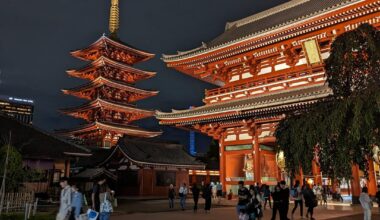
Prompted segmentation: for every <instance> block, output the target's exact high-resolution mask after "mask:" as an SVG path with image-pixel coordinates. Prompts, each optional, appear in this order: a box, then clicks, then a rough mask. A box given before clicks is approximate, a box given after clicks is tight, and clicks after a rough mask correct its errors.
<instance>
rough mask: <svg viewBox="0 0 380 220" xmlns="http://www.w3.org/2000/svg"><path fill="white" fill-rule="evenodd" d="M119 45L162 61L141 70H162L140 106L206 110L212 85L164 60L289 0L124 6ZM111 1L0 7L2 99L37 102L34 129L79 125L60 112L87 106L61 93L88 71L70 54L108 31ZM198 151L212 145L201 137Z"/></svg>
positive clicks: (15, 2) (171, 132)
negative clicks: (71, 73) (77, 71)
mask: <svg viewBox="0 0 380 220" xmlns="http://www.w3.org/2000/svg"><path fill="white" fill-rule="evenodd" d="M120 2H121V6H120V13H121V27H120V33H119V36H120V38H121V39H122V40H123V41H125V42H126V43H128V44H130V45H133V46H134V47H137V48H140V49H143V50H146V51H149V52H152V53H155V54H157V56H156V57H155V58H154V59H153V60H151V61H148V62H146V63H144V64H140V65H138V67H139V68H141V69H146V70H152V71H157V72H158V74H157V76H156V77H155V78H152V79H149V80H147V81H144V82H141V83H139V84H138V86H139V87H141V88H145V89H156V90H159V91H160V93H159V95H158V96H157V97H153V98H150V99H147V100H144V101H141V102H140V103H139V106H140V107H143V108H149V109H160V110H163V111H168V110H170V109H172V108H174V109H183V108H188V107H189V106H191V105H194V106H199V105H202V98H203V97H204V89H209V88H213V86H212V85H210V84H207V83H203V82H201V81H199V80H196V79H193V78H191V77H188V76H186V75H183V74H181V73H178V72H176V71H174V70H172V69H168V68H166V67H165V65H164V63H163V62H162V61H161V60H160V57H161V54H162V53H165V54H172V53H175V51H177V50H187V49H192V48H194V47H197V46H199V45H200V43H201V42H202V41H205V42H207V41H209V40H211V39H212V38H214V37H216V36H217V35H219V34H220V33H222V32H223V30H224V26H225V23H226V22H227V21H233V20H237V19H240V18H243V17H246V16H248V15H251V14H253V13H255V12H258V11H262V10H264V9H266V8H270V7H272V6H274V5H277V4H279V3H282V2H285V0H265V1H262V0H120ZM108 12H109V1H108V0H54V1H52V0H29V1H28V0H0V69H1V74H0V82H1V83H0V94H7V95H13V96H19V97H26V98H31V99H34V100H35V103H36V104H35V105H36V106H35V121H34V122H35V125H37V126H39V127H42V128H44V129H47V130H53V129H58V128H65V127H72V126H75V125H77V124H78V123H80V120H76V119H72V118H70V117H66V116H63V115H61V114H59V113H58V111H57V110H58V109H59V108H63V107H69V106H74V105H78V104H80V103H81V102H82V101H81V100H78V99H76V98H73V97H69V96H65V95H63V94H62V93H61V91H60V90H61V89H62V88H70V87H74V86H77V85H79V84H81V83H83V81H81V80H78V79H74V78H70V77H68V76H67V74H66V73H65V70H66V69H69V68H78V67H81V66H83V65H85V63H84V62H82V61H80V60H76V59H74V58H72V57H71V56H70V55H69V51H71V50H74V49H78V48H83V47H86V46H87V45H89V44H91V43H92V42H94V41H95V40H97V38H99V37H100V36H101V34H102V33H103V32H107V23H108V19H107V17H108ZM141 124H142V125H144V126H146V127H149V128H154V129H164V130H165V131H166V133H165V136H164V137H166V138H171V139H181V140H182V141H183V142H185V141H187V137H188V134H187V132H184V131H179V130H177V129H174V128H159V127H158V125H157V123H156V121H155V120H154V119H149V120H144V121H142V122H141ZM198 139H199V141H200V143H201V144H200V145H207V141H208V139H205V138H202V137H199V138H198Z"/></svg>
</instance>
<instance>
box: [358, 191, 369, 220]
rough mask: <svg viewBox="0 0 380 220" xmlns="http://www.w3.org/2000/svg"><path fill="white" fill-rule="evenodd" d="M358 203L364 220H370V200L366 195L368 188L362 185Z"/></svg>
mask: <svg viewBox="0 0 380 220" xmlns="http://www.w3.org/2000/svg"><path fill="white" fill-rule="evenodd" d="M359 201H360V204H361V205H362V207H363V212H364V220H371V215H372V213H371V209H372V200H371V198H369V196H368V188H367V187H363V189H362V193H361V194H360V197H359Z"/></svg>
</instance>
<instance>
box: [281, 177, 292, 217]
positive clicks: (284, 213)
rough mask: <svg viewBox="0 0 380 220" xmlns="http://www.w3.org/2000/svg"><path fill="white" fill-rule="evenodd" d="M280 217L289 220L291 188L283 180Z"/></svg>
mask: <svg viewBox="0 0 380 220" xmlns="http://www.w3.org/2000/svg"><path fill="white" fill-rule="evenodd" d="M280 187H281V191H280V199H281V205H280V219H281V220H289V219H288V210H289V194H290V191H289V188H288V187H287V186H286V182H285V181H284V180H283V181H281V182H280Z"/></svg>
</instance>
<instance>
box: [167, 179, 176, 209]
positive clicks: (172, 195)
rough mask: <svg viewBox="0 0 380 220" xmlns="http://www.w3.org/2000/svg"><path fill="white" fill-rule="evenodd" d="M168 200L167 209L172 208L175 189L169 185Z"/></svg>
mask: <svg viewBox="0 0 380 220" xmlns="http://www.w3.org/2000/svg"><path fill="white" fill-rule="evenodd" d="M168 199H169V208H170V209H172V208H174V199H175V189H174V186H173V184H170V186H169V190H168Z"/></svg>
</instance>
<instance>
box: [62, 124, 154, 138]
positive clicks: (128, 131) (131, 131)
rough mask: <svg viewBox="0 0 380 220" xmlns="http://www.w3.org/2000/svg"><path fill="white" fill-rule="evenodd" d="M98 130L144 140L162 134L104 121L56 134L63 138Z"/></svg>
mask: <svg viewBox="0 0 380 220" xmlns="http://www.w3.org/2000/svg"><path fill="white" fill-rule="evenodd" d="M98 130H104V131H112V132H115V133H119V134H125V135H131V136H138V137H145V138H151V137H156V136H159V135H161V134H162V132H161V131H148V130H145V129H142V128H139V127H137V126H133V125H125V124H118V123H113V122H105V121H95V122H93V123H89V124H85V125H82V126H79V127H77V128H73V129H64V130H58V131H57V133H58V134H62V135H65V136H70V135H79V134H84V133H89V132H94V131H98Z"/></svg>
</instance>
